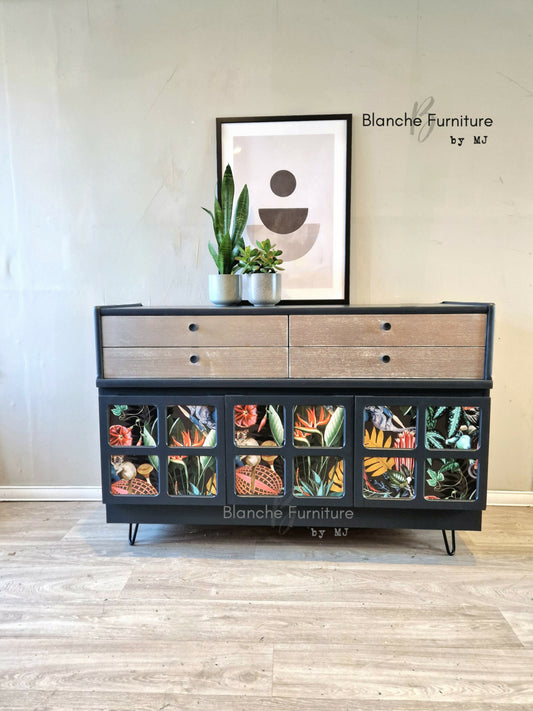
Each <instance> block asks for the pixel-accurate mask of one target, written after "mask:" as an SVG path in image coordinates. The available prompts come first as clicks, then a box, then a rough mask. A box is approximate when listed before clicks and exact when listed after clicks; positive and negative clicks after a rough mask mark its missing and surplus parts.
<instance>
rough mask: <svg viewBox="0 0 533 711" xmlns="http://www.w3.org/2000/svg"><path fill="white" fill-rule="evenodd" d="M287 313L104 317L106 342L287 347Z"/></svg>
mask: <svg viewBox="0 0 533 711" xmlns="http://www.w3.org/2000/svg"><path fill="white" fill-rule="evenodd" d="M287 330H288V321H287V316H281V315H280V316H276V315H274V316H261V315H255V314H254V315H250V316H224V315H221V316H195V315H191V316H151V315H146V316H133V315H132V316H128V315H126V316H103V317H102V344H103V346H104V348H105V347H113V346H116V347H129V346H151V347H167V346H287V339H288V336H287Z"/></svg>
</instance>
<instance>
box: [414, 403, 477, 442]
mask: <svg viewBox="0 0 533 711" xmlns="http://www.w3.org/2000/svg"><path fill="white" fill-rule="evenodd" d="M479 418H480V410H479V407H465V406H463V405H461V406H459V405H457V406H451V407H450V406H446V407H444V406H443V405H441V406H439V405H435V406H433V407H426V447H427V448H428V449H478V448H479Z"/></svg>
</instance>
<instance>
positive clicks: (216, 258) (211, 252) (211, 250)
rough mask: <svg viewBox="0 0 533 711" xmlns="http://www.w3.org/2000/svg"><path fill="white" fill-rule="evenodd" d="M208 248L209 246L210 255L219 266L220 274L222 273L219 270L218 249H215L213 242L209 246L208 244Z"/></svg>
mask: <svg viewBox="0 0 533 711" xmlns="http://www.w3.org/2000/svg"><path fill="white" fill-rule="evenodd" d="M207 246H208V248H209V254H210V255H211V256H212V257H213V261H214V262H215V264H216V265H217V269H218V270H219V272H220V269H219V266H218V252H217V251H216V249H215V248H214V247H213V245H212V244H211V242H209V244H208V245H207Z"/></svg>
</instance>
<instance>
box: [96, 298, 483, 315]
mask: <svg viewBox="0 0 533 711" xmlns="http://www.w3.org/2000/svg"><path fill="white" fill-rule="evenodd" d="M493 308H494V304H492V303H485V302H483V303H481V302H462V301H461V302H459V301H445V302H442V303H436V304H383V305H379V304H361V305H335V306H330V305H313V306H311V305H300V304H295V305H292V304H286V305H285V304H281V305H278V306H268V307H257V306H143V305H142V304H116V305H108V306H107V305H106V306H97V307H96V310H97V312H99V313H100V314H101V315H103V316H104V315H105V316H122V315H128V314H130V315H139V316H181V315H193V314H194V315H198V316H201V315H208V314H209V315H217V314H220V315H222V314H223V315H226V316H237V315H250V314H262V315H268V316H270V315H274V314H278V315H290V314H308V313H309V314H324V315H326V314H387V313H390V314H393V313H490V312H492V310H493Z"/></svg>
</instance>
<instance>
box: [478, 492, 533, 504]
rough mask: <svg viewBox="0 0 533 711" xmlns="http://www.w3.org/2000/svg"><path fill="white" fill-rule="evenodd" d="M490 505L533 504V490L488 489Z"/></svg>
mask: <svg viewBox="0 0 533 711" xmlns="http://www.w3.org/2000/svg"><path fill="white" fill-rule="evenodd" d="M487 504H488V505H489V506H533V491H488V492H487Z"/></svg>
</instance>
